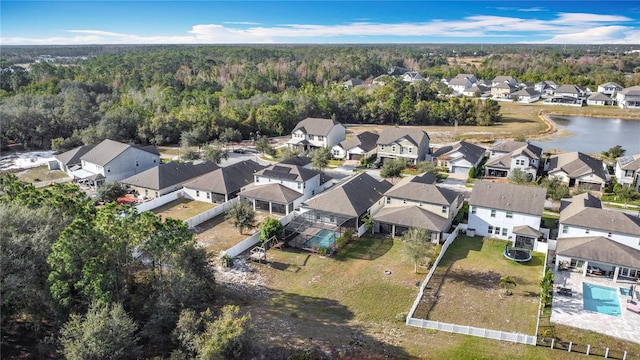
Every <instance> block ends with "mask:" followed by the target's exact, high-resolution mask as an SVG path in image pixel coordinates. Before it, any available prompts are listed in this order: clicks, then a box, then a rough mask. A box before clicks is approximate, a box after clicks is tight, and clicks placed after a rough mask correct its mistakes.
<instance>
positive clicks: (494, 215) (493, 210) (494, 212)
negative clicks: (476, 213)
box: [491, 209, 496, 217]
mask: <svg viewBox="0 0 640 360" xmlns="http://www.w3.org/2000/svg"><path fill="white" fill-rule="evenodd" d="M491 217H496V210H495V209H491Z"/></svg>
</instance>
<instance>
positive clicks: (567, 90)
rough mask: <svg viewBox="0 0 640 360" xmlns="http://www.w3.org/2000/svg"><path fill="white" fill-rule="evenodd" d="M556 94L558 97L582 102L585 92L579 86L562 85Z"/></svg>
mask: <svg viewBox="0 0 640 360" xmlns="http://www.w3.org/2000/svg"><path fill="white" fill-rule="evenodd" d="M554 94H555V96H557V97H572V98H575V99H577V100H582V95H583V91H582V89H580V88H579V87H578V86H577V85H562V86H560V87H558V88H557V89H556V90H555V92H554Z"/></svg>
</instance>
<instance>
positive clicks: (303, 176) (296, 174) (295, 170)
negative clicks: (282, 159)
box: [256, 163, 319, 182]
mask: <svg viewBox="0 0 640 360" xmlns="http://www.w3.org/2000/svg"><path fill="white" fill-rule="evenodd" d="M318 174H319V172H318V171H315V170H311V169H307V168H304V167H302V166H297V165H288V164H282V163H277V164H274V165H270V166H268V167H267V168H265V169H262V170H259V171H257V172H256V175H260V176H266V177H269V178H271V179H281V180H289V181H298V182H300V181H307V180H309V179H311V178H313V177H314V176H316V175H318Z"/></svg>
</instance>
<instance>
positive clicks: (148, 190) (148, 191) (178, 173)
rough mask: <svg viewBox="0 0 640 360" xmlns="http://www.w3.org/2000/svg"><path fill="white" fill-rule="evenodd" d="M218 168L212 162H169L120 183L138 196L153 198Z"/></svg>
mask: <svg viewBox="0 0 640 360" xmlns="http://www.w3.org/2000/svg"><path fill="white" fill-rule="evenodd" d="M218 168H219V166H218V165H216V164H215V163H213V162H204V163H200V164H191V163H174V162H169V163H165V164H160V165H158V166H154V167H152V168H151V169H148V170H145V171H143V172H141V173H139V174H136V175H133V176H130V177H128V178H126V179H122V180H120V184H122V185H124V186H125V187H126V188H127V189H128V190H130V191H133V192H135V193H136V194H138V196H144V197H145V198H148V199H155V198H157V197H160V196H162V195H164V194H168V193H170V192H173V191H176V190H180V189H182V186H183V184H184V183H185V182H187V181H189V180H191V179H193V178H196V177H198V176H200V175H203V174H206V173H209V172H211V171H214V170H216V169H218Z"/></svg>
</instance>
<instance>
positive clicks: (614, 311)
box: [582, 283, 621, 316]
mask: <svg viewBox="0 0 640 360" xmlns="http://www.w3.org/2000/svg"><path fill="white" fill-rule="evenodd" d="M582 296H583V302H584V309H585V310H589V311H595V312H598V313H600V314H606V315H611V316H620V315H621V313H620V302H619V301H618V290H617V289H614V288H610V287H607V286H600V285H595V284H589V283H582Z"/></svg>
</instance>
